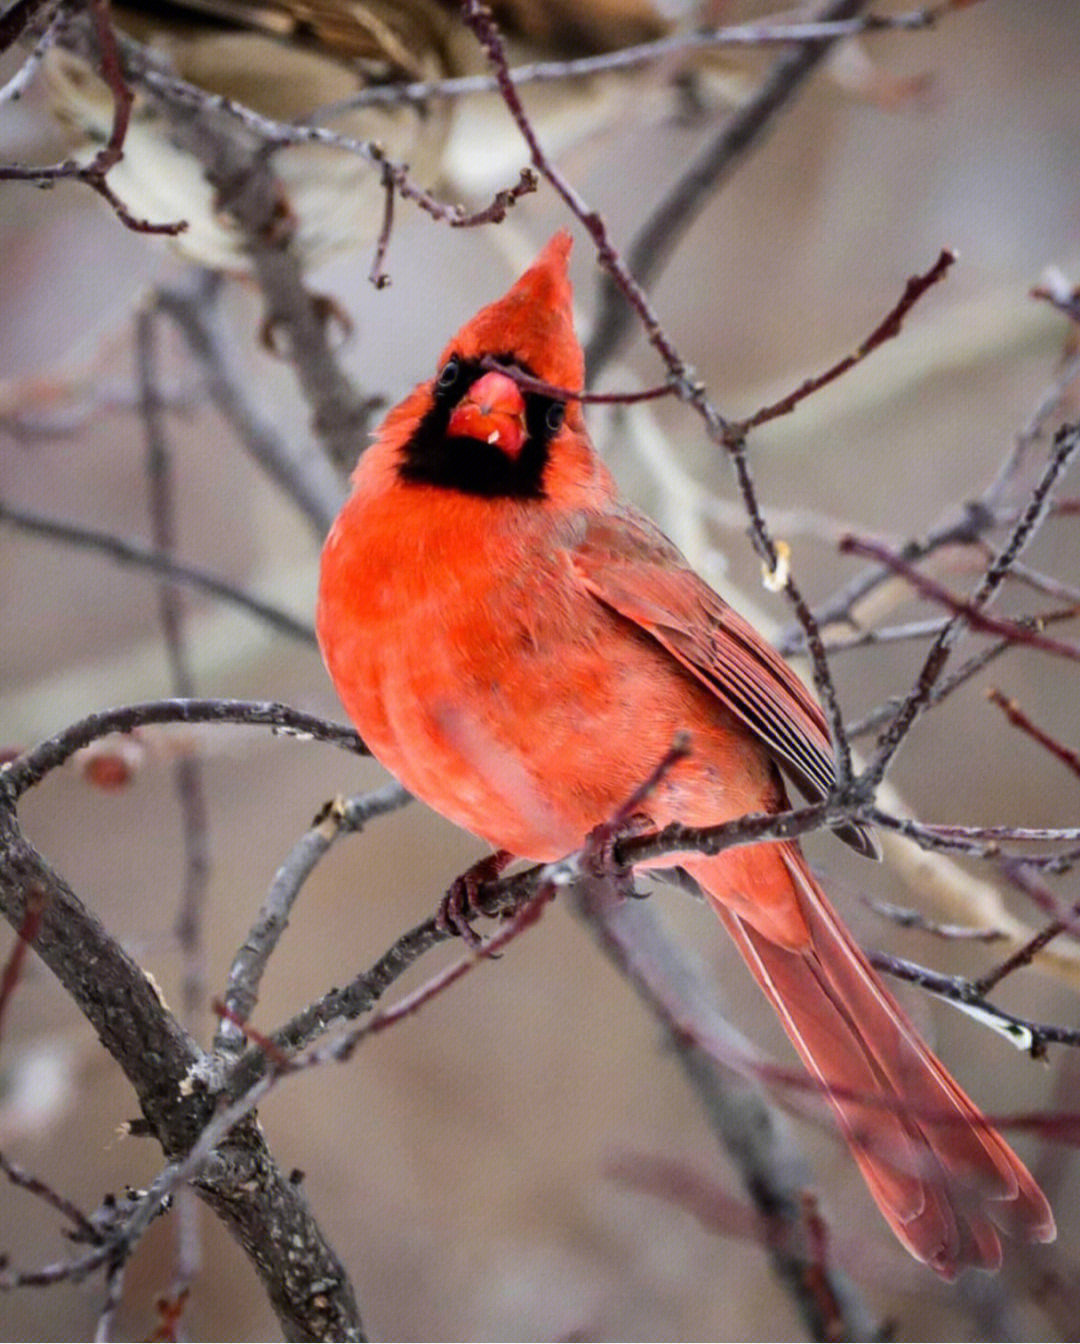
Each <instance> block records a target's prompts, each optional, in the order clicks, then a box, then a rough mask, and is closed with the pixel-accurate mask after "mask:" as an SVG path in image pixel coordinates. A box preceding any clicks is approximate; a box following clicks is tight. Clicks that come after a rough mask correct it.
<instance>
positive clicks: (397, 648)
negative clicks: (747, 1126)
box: [317, 233, 1055, 1279]
mask: <svg viewBox="0 0 1080 1344" xmlns="http://www.w3.org/2000/svg"><path fill="white" fill-rule="evenodd" d="M570 245H571V240H570V237H569V235H568V234H566V233H558V234H556V235H555V237H554V238H552V240H551V241H550V242H549V243H548V245H547V247H546V248H545V249H544V251H543V252H542V253H541V254H540V257H539V259H538V260H537V261H536V262H535V264H534V265H533V266H532V267H531V268H530V269H529V270H528V271H526V272H525V274H524V275H523V276H522V277H521V278H520V279H519V280H518V282H517V283H516V284H515V285H514V286H513V287H512V288H511V289H510V290H509V292H508V293H507V294H506V295H504V297H503V298H501V299H499V300H497V301H496V302H494V303H492V304H490V305H489V306H488V307H486V308H483V309H481V311H480V312H479V313H478V314H477V315H476V316H475V317H474V318H473V319H472V321H470V322H468V323H466V325H465V326H464V327H462V329H461V331H459V332H458V334H457V335H456V336H455V337H454V339H453V340H452V341H451V342H450V344H449V345H448V346H447V347H446V349H445V350H444V351H443V354H442V357H441V359H440V360H439V365H438V372H437V373H436V375H435V376H434V377H433V378H431V379H429V380H428V381H427V382H424V383H421V384H420V385H419V386H418V387H416V388H415V389H414V390H413V391H412V392H411V393H410V394H409V395H408V396H407V397H406V398H405V400H404V401H403V402H401V404H400V405H398V406H397V407H395V409H394V410H392V411H391V412H390V414H389V415H388V416H387V417H386V419H385V421H384V422H383V424H382V427H381V429H380V430H379V431H378V433H377V435H376V437H375V440H374V443H373V444H372V446H371V447H370V448H369V449H368V450H367V451H366V452H365V453H364V454H363V455H362V456H361V458H360V462H359V465H358V466H357V468H356V471H355V473H354V475H353V486H354V489H353V493H352V495H351V497H350V498H349V500H348V501H347V502H346V504H345V506H344V507H343V509H342V511H341V514H340V516H339V517H338V519H337V521H336V523H335V524H334V527H333V529H332V530H331V532H330V535H329V537H328V538H327V541H326V545H325V549H324V551H323V557H322V573H321V581H320V588H319V601H318V619H317V624H318V634H319V641H320V644H321V647H322V652H323V656H324V658H325V660H326V665H327V667H328V669H329V671H330V675H331V677H332V678H333V681H334V684H335V686H336V687H337V690H338V693H339V695H340V696H341V699H342V702H343V703H344V705H345V708H346V710H347V711H348V713H349V715H350V716H351V718H352V720H353V722H354V723H355V724H356V727H357V728H358V730H359V731H360V734H361V736H362V737H363V739H364V741H365V742H366V743H367V744H368V746H369V747H370V748H371V750H372V751H373V752H374V754H375V756H376V757H377V758H378V759H379V760H380V761H382V763H383V764H384V765H385V766H387V768H388V769H390V770H391V771H392V772H393V773H394V774H395V775H397V777H398V778H399V779H400V780H401V781H402V782H403V783H404V784H405V785H406V787H407V788H409V789H410V790H411V791H412V792H414V793H415V794H416V795H417V796H418V797H420V798H422V799H424V800H425V801H426V802H428V803H429V804H430V805H431V806H432V807H434V808H435V809H436V810H437V811H438V812H441V813H442V814H443V815H444V816H447V817H449V818H450V819H451V820H453V821H455V822H456V823H457V824H458V825H460V826H463V827H465V828H466V829H468V830H469V831H472V832H473V833H474V834H476V835H477V836H480V837H482V838H483V839H484V840H486V841H487V842H488V843H489V844H491V845H492V846H493V847H495V848H496V849H500V850H508V851H511V852H512V853H513V854H515V855H518V856H521V857H523V858H528V859H532V860H540V861H547V860H554V859H557V858H559V857H561V856H563V855H565V854H567V853H569V852H571V851H573V850H575V849H577V848H578V847H579V846H580V845H581V844H582V842H583V841H584V839H585V838H586V836H587V835H588V834H589V832H590V831H591V830H592V829H593V828H594V827H596V826H597V825H599V824H600V823H603V822H605V821H607V820H608V819H610V818H611V817H612V815H613V814H614V813H615V812H616V811H617V809H618V808H619V807H620V805H621V804H623V803H624V801H625V800H626V799H627V798H628V797H630V796H631V794H632V793H633V792H634V790H635V789H636V788H637V787H638V786H639V785H641V784H642V782H643V781H644V780H645V779H646V777H647V776H649V774H650V772H651V771H652V770H653V769H654V767H655V766H656V765H657V763H658V762H659V761H660V760H661V759H663V758H664V757H665V755H666V754H667V753H668V752H669V749H670V748H671V745H672V743H673V741H674V740H675V739H676V737H677V735H678V734H680V733H682V732H687V733H689V735H690V744H691V745H690V753H689V755H688V756H687V757H685V758H684V759H682V760H681V761H679V762H678V763H677V764H675V765H674V766H673V767H672V768H671V769H670V771H669V772H668V773H667V774H666V775H664V776H663V778H662V780H661V782H660V783H659V784H658V785H657V786H656V787H655V788H654V789H653V790H652V792H651V793H649V795H648V797H647V799H646V801H645V803H644V804H643V805H642V806H643V810H644V812H645V813H647V817H646V818H645V820H646V821H647V823H648V824H649V825H650V826H654V827H662V826H665V825H667V824H669V823H671V822H681V823H684V824H686V825H690V826H707V825H711V824H715V823H719V822H723V821H726V820H728V819H730V818H735V817H739V816H741V815H743V814H745V813H751V812H762V811H778V810H780V809H782V808H784V807H786V806H787V798H786V795H785V791H784V784H783V781H782V779H781V773H780V772H781V770H783V771H785V772H786V773H787V774H788V775H789V776H790V777H791V779H792V781H793V782H794V783H795V785H796V786H797V787H798V788H799V789H800V790H801V791H802V792H803V793H805V794H807V795H809V796H810V797H820V796H821V795H822V794H823V793H824V792H825V791H826V790H827V789H828V788H829V786H830V782H831V780H832V778H833V763H832V753H831V749H830V739H829V734H828V729H827V727H826V723H825V720H824V718H823V716H822V713H821V711H820V709H819V708H818V706H817V704H816V703H815V702H814V700H813V699H812V697H811V696H810V695H809V693H808V692H807V690H806V689H805V688H804V686H803V684H802V682H801V681H800V680H799V679H798V678H797V677H796V676H795V675H794V673H793V672H791V670H790V669H789V668H788V667H787V666H786V665H785V663H784V662H783V661H782V660H781V659H780V657H779V655H778V654H777V653H776V652H775V651H774V650H773V649H772V648H771V647H770V646H769V645H768V644H767V643H766V642H765V641H764V640H763V639H762V638H761V636H760V635H758V634H757V632H756V631H755V630H754V629H753V628H752V627H751V626H750V625H749V624H748V623H747V622H746V621H745V620H744V619H743V618H742V617H741V616H739V615H738V614H737V613H736V612H734V611H733V610H732V609H731V607H729V606H728V605H727V603H725V602H724V600H723V599H722V598H721V597H719V596H718V595H717V594H716V593H715V592H713V591H712V589H711V588H710V587H709V586H708V585H707V584H706V583H705V582H704V580H703V579H701V578H700V577H699V576H698V575H697V574H695V573H694V571H693V570H692V569H691V568H690V566H689V564H688V562H687V561H686V560H685V559H684V557H683V556H682V555H681V554H680V553H679V551H678V550H677V549H676V548H675V546H674V545H673V544H672V543H671V542H670V541H668V540H667V538H666V537H665V536H664V535H663V534H662V533H661V532H660V531H659V529H658V528H657V527H656V525H655V524H654V523H653V522H652V521H651V520H650V519H649V518H647V517H646V516H645V515H644V514H642V513H640V512H639V511H638V510H637V509H635V508H634V507H633V505H631V504H630V503H628V502H627V501H626V500H624V499H622V498H620V496H619V494H618V492H617V489H616V486H615V483H614V481H613V479H612V477H611V475H610V473H609V472H608V471H607V469H606V468H605V467H604V465H603V463H602V462H601V461H600V460H599V458H598V457H597V454H596V452H595V450H594V448H593V446H592V444H591V442H590V441H589V437H588V433H587V431H586V428H585V424H584V420H583V417H582V411H581V406H580V403H579V402H577V401H575V400H573V399H571V400H568V401H564V400H560V399H557V398H552V397H548V396H542V395H538V394H537V393H536V392H533V391H523V390H522V388H521V386H520V385H519V384H518V383H517V382H516V381H515V380H514V379H513V378H512V377H510V376H509V375H508V374H507V373H503V372H499V371H497V370H489V369H485V367H484V364H483V361H484V358H485V356H493V357H495V359H496V360H497V361H498V362H499V363H500V364H502V365H503V366H504V367H506V366H508V365H513V366H514V367H515V368H516V369H517V370H520V371H522V372H523V373H525V374H528V375H530V376H532V377H533V378H534V379H538V380H542V381H543V382H545V383H547V384H549V385H554V386H555V387H557V388H561V389H568V390H569V391H571V392H574V391H579V390H580V389H581V387H582V385H583V377H584V362H583V358H582V352H581V347H580V345H579V344H578V341H577V337H576V336H575V333H574V328H573V319H572V311H571V289H570V283H569V279H568V276H567V258H568V254H569V252H570ZM842 838H844V839H846V840H847V841H848V842H849V843H851V844H853V845H854V846H855V847H856V848H858V849H861V850H863V851H864V852H871V851H872V849H873V844H872V841H871V840H870V838H869V837H868V836H867V835H866V834H865V833H864V832H863V831H862V830H860V829H858V828H854V827H852V828H849V829H847V830H846V831H845V832H844V833H843V836H842ZM662 862H663V863H664V864H665V865H667V866H670V865H671V863H672V862H676V863H677V864H678V865H679V867H681V868H682V869H683V870H684V871H685V872H686V873H688V874H689V875H690V876H691V877H692V878H693V879H694V880H695V881H696V883H697V885H698V886H699V887H700V888H701V889H702V890H703V891H704V893H705V894H706V896H707V897H708V899H709V901H710V902H711V904H712V906H713V908H714V909H715V911H716V913H717V915H718V916H719V918H720V920H721V921H722V922H723V924H724V926H725V927H726V929H727V930H728V932H729V933H730V934H731V936H732V938H734V940H735V943H736V946H737V947H738V949H739V951H740V952H741V953H742V955H743V957H744V958H745V959H746V963H747V965H748V966H749V968H750V971H751V972H752V974H753V975H754V977H755V979H756V980H757V981H758V983H759V984H760V985H761V987H762V989H763V990H764V991H765V994H766V995H767V997H768V999H769V1001H770V1002H771V1004H772V1006H773V1007H774V1008H775V1010H776V1012H777V1013H778V1014H779V1017H780V1021H781V1022H782V1024H783V1026H784V1029H785V1030H786V1031H787V1033H788V1035H789V1036H790V1037H791V1040H792V1042H793V1044H794V1046H795V1049H796V1050H797V1051H798V1053H799V1055H800V1056H801V1057H802V1059H803V1061H804V1063H805V1064H806V1066H807V1068H808V1069H809V1070H810V1073H811V1074H812V1076H813V1077H814V1078H815V1079H816V1080H817V1081H818V1082H819V1083H820V1084H821V1087H822V1089H823V1091H824V1092H825V1093H826V1095H827V1096H828V1097H829V1100H830V1101H831V1104H832V1106H833V1108H834V1110H835V1112H836V1115H837V1118H838V1120H839V1123H840V1127H841V1129H842V1131H843V1133H844V1135H845V1137H846V1138H847V1140H848V1142H849V1143H850V1145H851V1148H852V1151H853V1154H854V1157H855V1160H856V1162H857V1163H858V1164H859V1167H860V1168H861V1170H862V1174H863V1176H864V1177H865V1179H866V1182H867V1184H868V1186H869V1187H870V1192H871V1194H872V1195H873V1197H874V1199H875V1200H876V1201H877V1203H878V1205H879V1207H880V1208H881V1211H882V1213H883V1214H884V1215H885V1218H886V1219H887V1221H888V1223H889V1225H890V1226H891V1227H892V1229H893V1231H894V1232H895V1233H896V1235H897V1237H898V1238H899V1239H900V1241H901V1242H902V1243H903V1244H904V1246H906V1247H907V1249H908V1250H909V1251H910V1252H911V1253H912V1254H913V1255H914V1256H916V1257H917V1258H918V1259H919V1260H922V1261H925V1262H926V1263H927V1264H929V1265H930V1266H932V1267H933V1268H934V1269H935V1270H936V1271H937V1272H938V1273H939V1274H940V1275H942V1277H944V1278H946V1279H951V1278H953V1277H955V1275H956V1274H957V1272H958V1271H959V1270H960V1269H962V1268H963V1267H964V1266H967V1265H977V1266H981V1267H982V1268H987V1269H994V1268H996V1267H997V1266H998V1265H999V1264H1000V1262H1001V1243H1000V1241H999V1238H998V1229H999V1228H1001V1229H1004V1230H1006V1231H1008V1232H1010V1233H1014V1234H1017V1235H1019V1236H1021V1237H1024V1238H1027V1239H1030V1240H1033V1241H1049V1240H1050V1239H1052V1238H1053V1236H1054V1234H1055V1228H1054V1219H1053V1215H1052V1213H1051V1211H1050V1207H1049V1205H1048V1203H1047V1201H1046V1199H1045V1197H1044V1195H1043V1194H1042V1191H1041V1190H1040V1189H1039V1187H1038V1186H1037V1185H1036V1184H1035V1182H1034V1181H1033V1180H1032V1177H1031V1176H1030V1174H1029V1173H1028V1171H1027V1169H1026V1168H1025V1167H1024V1165H1023V1163H1022V1162H1021V1161H1020V1159H1019V1158H1018V1157H1017V1156H1016V1154H1015V1153H1014V1152H1013V1151H1012V1150H1011V1149H1010V1148H1009V1146H1008V1145H1007V1144H1006V1142H1005V1141H1004V1139H1003V1138H1002V1137H1001V1135H1000V1134H998V1133H997V1132H996V1131H995V1130H994V1129H993V1128H992V1127H991V1126H990V1125H989V1124H988V1123H987V1121H986V1120H985V1119H984V1117H983V1116H982V1115H981V1114H980V1112H979V1111H978V1109H977V1108H976V1107H975V1105H974V1104H973V1103H972V1102H971V1101H970V1100H969V1099H968V1097H967V1096H966V1095H965V1094H964V1093H963V1092H962V1091H961V1089H960V1087H959V1086H958V1085H957V1083H956V1082H955V1081H954V1080H953V1079H952V1078H951V1077H950V1075H949V1074H948V1073H947V1072H946V1070H945V1068H944V1066H943V1065H942V1064H941V1063H940V1061H939V1060H938V1059H937V1058H936V1057H935V1056H934V1055H933V1054H932V1053H931V1051H930V1050H929V1048H928V1047H927V1046H926V1045H925V1044H924V1043H923V1042H922V1041H921V1040H920V1038H919V1036H918V1035H917V1033H916V1031H915V1029H914V1027H913V1026H912V1024H911V1022H910V1021H909V1020H908V1018H907V1017H906V1015H905V1014H904V1012H903V1011H902V1009H901V1008H900V1007H899V1005H898V1004H897V1003H896V1001H895V1000H894V999H893V997H892V995H891V994H890V993H889V991H888V990H887V989H886V988H885V986H884V985H883V984H882V982H881V980H880V979H879V978H878V976H877V975H876V974H875V973H874V971H873V970H872V969H871V967H870V965H869V963H868V962H867V960H866V957H865V956H864V955H863V953H862V952H861V951H860V950H859V948H858V946H857V945H856V944H855V941H854V939H853V938H852V936H851V934H850V933H849V932H848V930H847V929H846V928H845V926H844V924H843V923H842V922H841V920H840V918H839V916H838V915H837V913H836V912H835V910H833V908H832V906H831V905H830V904H829V902H828V900H827V899H826V897H825V894H824V892H823V891H822V890H821V888H820V886H819V885H818V883H817V881H816V880H815V878H814V876H813V874H812V873H811V871H810V869H809V867H808V866H807V863H806V860H805V859H804V858H803V855H802V853H801V851H800V849H799V846H798V845H797V844H795V843H767V844H757V845H753V846H746V847H742V848H736V849H728V850H726V851H724V852H723V853H721V854H718V855H716V856H715V857H704V856H702V855H700V854H691V853H686V854H682V855H680V856H678V857H677V858H676V859H675V860H672V859H671V858H670V857H669V858H666V859H664V860H663V861H662Z"/></svg>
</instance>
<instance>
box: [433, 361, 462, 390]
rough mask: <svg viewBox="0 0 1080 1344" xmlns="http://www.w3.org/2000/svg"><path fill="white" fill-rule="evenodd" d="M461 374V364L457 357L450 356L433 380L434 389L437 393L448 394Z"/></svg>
mask: <svg viewBox="0 0 1080 1344" xmlns="http://www.w3.org/2000/svg"><path fill="white" fill-rule="evenodd" d="M460 372H461V362H460V360H459V359H458V357H457V355H454V356H452V357H451V358H450V359H448V360H447V361H446V363H445V364H444V365H443V366H442V368H441V369H440V370H439V375H438V377H437V378H436V379H435V388H436V390H437V391H439V392H448V391H449V390H450V388H452V387H453V386H454V384H455V383H456V382H457V380H458V374H459V373H460Z"/></svg>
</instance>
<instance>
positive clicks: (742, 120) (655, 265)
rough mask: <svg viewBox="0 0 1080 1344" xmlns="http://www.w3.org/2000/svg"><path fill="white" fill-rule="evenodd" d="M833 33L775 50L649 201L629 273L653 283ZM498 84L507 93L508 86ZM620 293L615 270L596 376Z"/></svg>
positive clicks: (625, 320)
mask: <svg viewBox="0 0 1080 1344" xmlns="http://www.w3.org/2000/svg"><path fill="white" fill-rule="evenodd" d="M863 8H865V0H831V3H828V4H825V5H822V6H821V7H820V8H819V9H818V10H817V12H816V13H815V14H814V15H813V16H812V18H811V20H810V22H811V24H812V25H819V24H823V23H824V24H830V25H832V24H836V23H838V22H842V21H843V20H846V19H850V18H853V17H854V16H856V15H857V14H858V12H859V11H860V10H861V9H863ZM466 17H468V16H466ZM838 36H839V34H838V33H834V34H833V35H831V36H822V35H820V31H819V35H818V36H815V37H808V38H807V39H806V40H804V41H801V42H799V43H798V44H797V45H796V47H795V50H794V51H790V52H785V53H784V54H783V55H782V56H780V57H779V58H778V60H777V61H776V62H775V64H774V65H773V66H772V68H771V69H770V70H769V72H768V73H767V74H766V76H765V78H764V79H763V80H762V82H761V84H760V85H759V86H758V89H757V91H756V92H755V93H754V94H753V95H752V96H751V97H750V98H748V99H747V100H746V102H745V103H743V104H742V105H741V106H740V107H739V108H738V109H737V110H736V111H735V112H734V113H732V115H731V117H730V118H729V119H728V121H727V123H726V124H725V126H724V127H723V128H722V130H721V131H720V133H719V134H718V135H717V136H715V137H714V138H713V139H712V140H710V142H709V143H708V144H707V145H706V146H705V147H704V148H703V149H702V150H701V151H699V153H698V154H697V155H696V156H695V158H694V159H693V160H692V161H691V163H690V165H689V166H688V167H687V168H686V169H685V171H684V172H683V173H682V174H681V175H680V176H679V178H678V179H677V181H676V182H675V183H674V184H673V185H672V187H671V188H670V189H669V191H668V192H667V194H666V195H665V196H664V197H663V198H662V199H661V200H660V202H659V203H658V204H657V205H656V206H655V207H654V209H653V211H652V213H651V214H650V215H649V217H648V218H647V219H646V221H645V222H644V224H642V225H641V226H640V228H639V229H638V231H637V233H636V235H635V237H634V239H633V241H632V242H631V244H630V246H629V248H628V250H627V270H628V273H629V275H632V276H634V277H635V280H636V282H637V284H638V285H640V286H641V288H642V289H643V290H645V289H650V288H652V286H653V285H654V284H655V282H656V280H657V279H658V278H659V276H660V275H661V274H662V272H663V270H664V267H665V266H666V265H667V262H668V261H669V260H670V258H671V256H672V254H673V253H674V251H675V249H676V248H677V246H678V244H679V242H680V241H681V240H682V238H683V237H684V236H685V233H686V231H687V230H688V229H689V228H690V226H691V224H693V222H694V220H695V219H697V217H698V215H699V214H700V212H701V210H702V209H703V208H704V206H705V205H706V204H707V203H708V202H709V201H710V200H711V199H712V198H713V197H714V195H715V194H716V192H717V191H719V189H720V188H721V187H722V186H723V185H724V184H725V183H726V182H727V181H728V180H729V178H730V177H731V175H732V173H733V172H734V170H735V168H736V167H738V165H739V164H740V163H741V162H742V161H743V159H744V158H745V157H746V155H747V154H748V153H749V152H750V150H751V149H754V148H756V147H757V145H758V144H759V143H760V142H761V140H762V138H763V137H764V136H765V134H766V133H767V132H768V131H769V130H770V129H771V128H772V126H773V124H774V122H775V120H776V117H777V115H778V113H779V112H780V111H781V110H782V109H783V108H784V107H785V106H786V105H787V104H788V103H790V102H791V100H792V99H793V98H794V97H795V95H796V94H797V93H798V92H799V90H800V89H802V88H803V86H804V85H805V84H806V82H807V80H808V79H809V78H810V76H811V75H812V74H813V73H814V71H815V70H816V69H817V68H818V67H819V66H820V64H821V62H822V61H823V60H824V59H825V58H826V56H828V54H829V52H830V51H831V50H832V49H833V46H834V44H835V42H836V41H837V38H838ZM502 92H503V97H504V98H506V95H507V89H506V88H505V87H503V89H502ZM538 166H539V165H538ZM620 291H621V294H620ZM624 295H625V296H626V297H629V294H628V292H627V289H626V286H625V284H624V283H623V282H622V281H621V280H620V278H619V276H618V275H615V274H614V273H613V274H611V275H610V276H609V277H608V278H607V279H606V280H605V281H604V282H603V283H602V284H601V287H600V298H599V303H598V305H597V313H596V319H595V321H594V324H593V330H592V335H591V337H590V338H589V341H588V345H587V347H586V365H587V367H588V368H589V370H590V377H591V378H593V379H595V378H596V377H597V376H598V375H599V373H600V371H601V369H603V368H604V367H605V365H606V364H607V363H608V362H609V361H610V360H611V359H612V357H613V356H614V355H615V354H616V352H617V351H618V349H619V347H620V345H621V344H622V341H623V339H624V338H625V336H626V334H627V332H628V330H629V322H630V316H631V310H630V309H628V308H627V307H626V305H625V303H624V302H623V296H624ZM631 302H632V306H633V307H637V304H636V303H634V302H633V300H631ZM639 311H640V310H639Z"/></svg>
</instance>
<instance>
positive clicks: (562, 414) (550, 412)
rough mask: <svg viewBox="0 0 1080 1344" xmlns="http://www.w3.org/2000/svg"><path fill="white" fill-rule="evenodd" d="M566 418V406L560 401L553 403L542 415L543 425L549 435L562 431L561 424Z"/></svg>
mask: <svg viewBox="0 0 1080 1344" xmlns="http://www.w3.org/2000/svg"><path fill="white" fill-rule="evenodd" d="M565 418H566V404H565V402H561V401H553V402H552V403H551V405H550V406H549V407H548V408H547V412H546V414H545V415H544V425H545V426H546V428H547V430H548V433H549V434H558V432H559V430H560V429H562V422H563V420H564V419H565Z"/></svg>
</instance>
